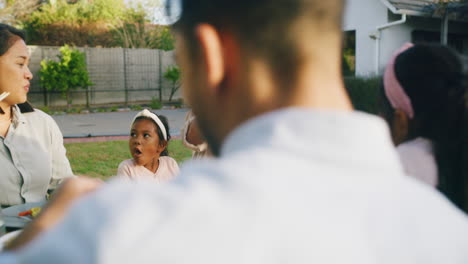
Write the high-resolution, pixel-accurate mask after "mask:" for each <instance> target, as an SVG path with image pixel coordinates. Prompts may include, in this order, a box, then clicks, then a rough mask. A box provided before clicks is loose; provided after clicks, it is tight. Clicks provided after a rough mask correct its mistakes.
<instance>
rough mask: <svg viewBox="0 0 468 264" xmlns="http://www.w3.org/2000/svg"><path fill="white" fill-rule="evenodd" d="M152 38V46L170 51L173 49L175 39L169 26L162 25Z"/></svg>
mask: <svg viewBox="0 0 468 264" xmlns="http://www.w3.org/2000/svg"><path fill="white" fill-rule="evenodd" d="M152 37H153V38H154V40H155V41H154V42H155V45H154V48H155V49H162V50H165V51H170V50H173V49H174V43H175V39H174V36H173V35H172V32H171V30H170V28H169V27H167V26H166V27H162V28H161V30H159V32H158V34H157V35H156V36H152Z"/></svg>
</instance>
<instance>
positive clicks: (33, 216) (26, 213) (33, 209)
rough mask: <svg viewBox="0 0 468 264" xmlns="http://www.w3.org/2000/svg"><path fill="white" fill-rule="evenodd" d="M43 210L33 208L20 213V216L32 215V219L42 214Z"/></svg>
mask: <svg viewBox="0 0 468 264" xmlns="http://www.w3.org/2000/svg"><path fill="white" fill-rule="evenodd" d="M41 209H42V208H41V207H33V208H31V209H29V210H27V211H24V212H21V213H19V214H18V216H28V215H30V216H31V217H32V218H35V217H36V216H37V215H38V214H39V213H40V212H41Z"/></svg>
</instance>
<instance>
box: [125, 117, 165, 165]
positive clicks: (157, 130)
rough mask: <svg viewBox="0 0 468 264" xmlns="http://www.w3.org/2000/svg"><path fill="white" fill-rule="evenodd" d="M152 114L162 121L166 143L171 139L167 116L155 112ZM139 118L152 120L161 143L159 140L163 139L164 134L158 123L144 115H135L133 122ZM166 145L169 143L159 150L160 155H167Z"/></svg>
mask: <svg viewBox="0 0 468 264" xmlns="http://www.w3.org/2000/svg"><path fill="white" fill-rule="evenodd" d="M153 114H155V115H156V116H158V118H159V120H161V122H162V123H163V125H164V128H165V129H166V135H167V143H169V140H171V134H170V133H169V122H168V121H167V118H166V117H165V116H163V115H158V114H156V113H153ZM139 120H150V121H151V122H153V124H154V127H155V128H156V133H157V134H158V137H159V142H160V143H161V142H163V141H164V135H163V133H162V131H161V129H159V127H158V124H156V122H154V120H153V119H151V118H149V117H146V116H139V117H137V118H136V119H135V121H134V122H133V123H134V124H135V123H136V122H137V121H139ZM168 146H169V144H168V145H167V146H166V148H165V149H164V150H163V151H162V152H161V156H169V150H168V149H167V147H168Z"/></svg>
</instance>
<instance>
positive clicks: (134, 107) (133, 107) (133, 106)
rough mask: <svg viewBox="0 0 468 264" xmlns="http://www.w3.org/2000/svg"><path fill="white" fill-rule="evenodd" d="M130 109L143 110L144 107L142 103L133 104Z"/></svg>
mask: <svg viewBox="0 0 468 264" xmlns="http://www.w3.org/2000/svg"><path fill="white" fill-rule="evenodd" d="M130 109H132V110H133V111H141V110H143V107H142V106H141V105H131V106H130Z"/></svg>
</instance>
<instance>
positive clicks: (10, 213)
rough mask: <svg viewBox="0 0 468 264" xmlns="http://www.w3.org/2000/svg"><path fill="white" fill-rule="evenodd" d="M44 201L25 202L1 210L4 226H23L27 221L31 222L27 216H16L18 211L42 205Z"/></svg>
mask: <svg viewBox="0 0 468 264" xmlns="http://www.w3.org/2000/svg"><path fill="white" fill-rule="evenodd" d="M45 204H46V202H37V203H25V204H18V205H13V206H10V207H7V208H4V209H3V210H2V213H3V220H4V221H5V226H6V227H14V228H23V227H24V226H25V225H26V224H27V223H29V222H31V220H30V219H28V218H27V217H20V216H18V214H19V213H21V212H24V211H27V210H29V209H31V208H33V207H44V205H45Z"/></svg>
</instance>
